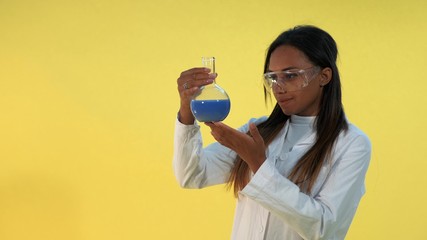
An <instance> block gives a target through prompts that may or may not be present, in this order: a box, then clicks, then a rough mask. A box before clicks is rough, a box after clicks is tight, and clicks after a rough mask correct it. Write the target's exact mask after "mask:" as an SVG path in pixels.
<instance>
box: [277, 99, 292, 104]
mask: <svg viewBox="0 0 427 240" xmlns="http://www.w3.org/2000/svg"><path fill="white" fill-rule="evenodd" d="M291 100H292V98H281V99H277V102H278V103H280V104H286V103H289V102H290V101H291Z"/></svg>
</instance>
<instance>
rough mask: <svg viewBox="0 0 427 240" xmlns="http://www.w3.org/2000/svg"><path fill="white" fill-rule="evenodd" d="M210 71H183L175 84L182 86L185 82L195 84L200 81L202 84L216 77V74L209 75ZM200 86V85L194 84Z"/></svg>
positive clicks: (199, 69)
mask: <svg viewBox="0 0 427 240" xmlns="http://www.w3.org/2000/svg"><path fill="white" fill-rule="evenodd" d="M209 72H210V69H208V68H192V69H189V70H187V71H184V72H182V73H181V75H180V76H179V78H178V80H177V83H178V85H183V84H184V83H185V82H190V81H192V82H197V81H201V83H203V82H204V81H206V80H213V79H215V78H216V77H217V75H218V74H216V73H209ZM196 85H200V84H196Z"/></svg>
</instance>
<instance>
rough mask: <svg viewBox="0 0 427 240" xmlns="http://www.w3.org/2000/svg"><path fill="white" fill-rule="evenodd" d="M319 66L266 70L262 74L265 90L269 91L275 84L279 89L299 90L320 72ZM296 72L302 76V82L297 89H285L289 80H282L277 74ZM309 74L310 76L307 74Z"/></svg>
mask: <svg viewBox="0 0 427 240" xmlns="http://www.w3.org/2000/svg"><path fill="white" fill-rule="evenodd" d="M320 70H321V68H320V67H319V66H312V67H309V68H304V69H290V70H284V71H275V72H267V73H264V74H263V79H264V81H263V82H264V87H265V88H266V89H267V91H271V90H272V89H273V88H274V85H275V84H276V85H277V86H279V87H280V88H281V89H283V90H285V91H287V92H295V91H300V90H301V89H303V88H305V87H307V86H308V85H309V84H310V82H311V81H312V80H313V79H314V77H315V75H316V74H317V73H318V72H320ZM293 74H297V75H298V77H303V82H302V84H301V86H300V87H298V88H297V89H287V85H289V83H286V82H287V81H288V82H289V81H290V80H287V81H286V80H284V79H283V77H282V78H279V77H278V76H279V75H293ZM308 75H310V76H308Z"/></svg>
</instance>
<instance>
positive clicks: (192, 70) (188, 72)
mask: <svg viewBox="0 0 427 240" xmlns="http://www.w3.org/2000/svg"><path fill="white" fill-rule="evenodd" d="M210 71H211V70H210V69H209V68H205V67H196V68H190V69H188V70H185V71H183V72H182V73H181V76H187V75H192V74H194V73H209V72H210Z"/></svg>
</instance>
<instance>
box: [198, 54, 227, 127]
mask: <svg viewBox="0 0 427 240" xmlns="http://www.w3.org/2000/svg"><path fill="white" fill-rule="evenodd" d="M202 64H203V66H204V67H206V68H209V69H211V73H215V58H214V57H203V58H202ZM230 105H231V104H230V98H229V97H228V95H227V93H226V92H225V91H224V89H222V88H221V87H220V86H218V84H216V82H215V80H214V82H213V83H212V84H209V85H205V86H203V87H201V88H200V90H199V91H198V92H197V93H196V94H195V95H194V96H193V99H192V100H191V105H190V106H191V112H192V113H193V115H194V117H195V118H196V119H197V121H199V122H219V121H222V120H224V119H225V118H226V117H227V115H228V113H229V112H230Z"/></svg>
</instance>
